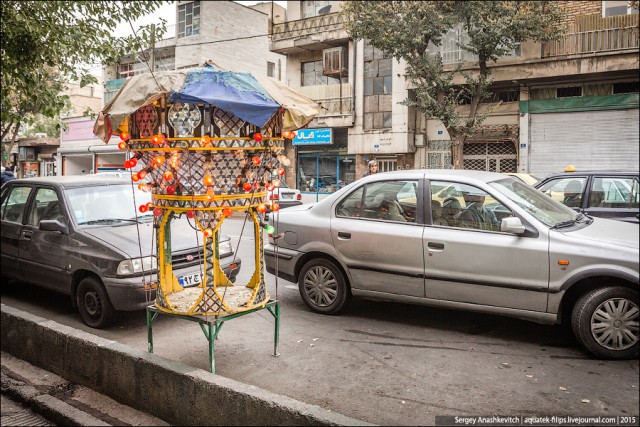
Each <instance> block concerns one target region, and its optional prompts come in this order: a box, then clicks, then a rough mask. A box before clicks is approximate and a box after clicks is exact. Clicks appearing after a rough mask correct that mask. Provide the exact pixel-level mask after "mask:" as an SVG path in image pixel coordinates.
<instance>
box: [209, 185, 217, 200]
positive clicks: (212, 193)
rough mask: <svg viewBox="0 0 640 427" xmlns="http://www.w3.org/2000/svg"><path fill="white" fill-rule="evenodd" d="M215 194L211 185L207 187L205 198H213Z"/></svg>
mask: <svg viewBox="0 0 640 427" xmlns="http://www.w3.org/2000/svg"><path fill="white" fill-rule="evenodd" d="M215 196H216V192H215V191H214V190H213V187H209V188H208V189H207V199H208V200H213V198H214V197H215Z"/></svg>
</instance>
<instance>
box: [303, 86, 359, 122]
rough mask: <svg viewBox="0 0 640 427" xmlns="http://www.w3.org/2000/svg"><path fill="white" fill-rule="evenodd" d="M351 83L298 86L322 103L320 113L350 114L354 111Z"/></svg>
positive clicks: (304, 93) (307, 94)
mask: <svg viewBox="0 0 640 427" xmlns="http://www.w3.org/2000/svg"><path fill="white" fill-rule="evenodd" d="M351 89H352V88H351V84H350V83H342V85H339V84H335V85H317V86H302V87H299V88H296V90H297V91H298V92H300V93H301V94H303V95H305V96H307V97H309V98H311V99H313V100H314V101H316V102H318V103H320V104H321V105H322V107H321V109H320V115H321V116H324V115H335V114H350V113H351V112H352V111H353V103H352V93H351Z"/></svg>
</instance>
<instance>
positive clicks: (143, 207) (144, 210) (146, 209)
mask: <svg viewBox="0 0 640 427" xmlns="http://www.w3.org/2000/svg"><path fill="white" fill-rule="evenodd" d="M138 210H139V211H140V212H141V213H145V212H146V211H148V210H149V207H148V206H147V205H140V207H139V208H138Z"/></svg>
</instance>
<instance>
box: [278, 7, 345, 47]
mask: <svg viewBox="0 0 640 427" xmlns="http://www.w3.org/2000/svg"><path fill="white" fill-rule="evenodd" d="M343 22H344V18H343V17H342V14H341V13H339V12H337V13H329V14H327V15H320V16H314V17H311V18H305V19H298V20H296V21H288V22H283V23H281V24H275V25H274V26H273V34H272V42H277V41H281V40H288V39H295V38H299V37H305V36H310V35H313V34H320V33H323V32H325V31H335V30H340V29H343V26H342V23H343Z"/></svg>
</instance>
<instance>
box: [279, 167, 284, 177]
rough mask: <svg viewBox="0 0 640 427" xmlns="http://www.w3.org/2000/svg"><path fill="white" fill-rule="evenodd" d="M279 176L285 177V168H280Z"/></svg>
mask: <svg viewBox="0 0 640 427" xmlns="http://www.w3.org/2000/svg"><path fill="white" fill-rule="evenodd" d="M278 175H280V176H282V175H284V168H278Z"/></svg>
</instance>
